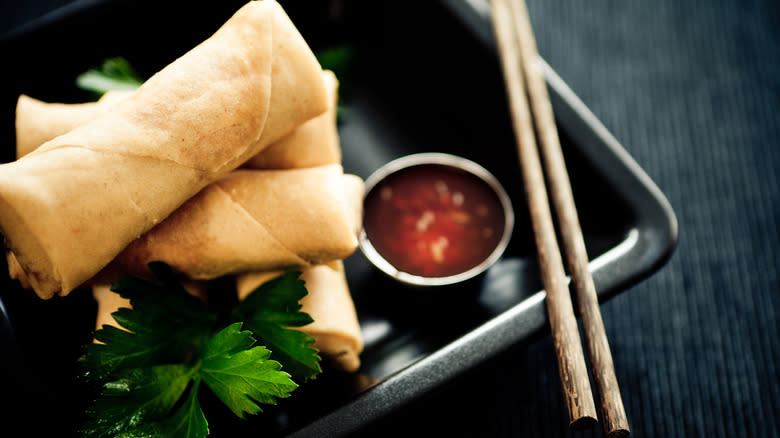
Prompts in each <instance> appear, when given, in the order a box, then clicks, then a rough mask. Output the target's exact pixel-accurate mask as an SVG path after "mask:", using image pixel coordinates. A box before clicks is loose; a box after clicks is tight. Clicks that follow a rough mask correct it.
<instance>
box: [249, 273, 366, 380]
mask: <svg viewBox="0 0 780 438" xmlns="http://www.w3.org/2000/svg"><path fill="white" fill-rule="evenodd" d="M280 274H281V272H278V271H277V272H256V273H251V274H243V275H239V276H237V277H236V287H237V290H238V296H239V299H243V298H244V297H246V296H247V295H249V294H250V293H251V292H252V291H253V290H255V289H256V288H257V287H258V286H260V285H261V284H263V283H265V282H267V281H269V280H271V279H273V278H275V277H277V276H279V275H280ZM301 279H302V280H303V281H305V282H306V289H307V290H308V291H309V294H308V295H306V296H305V297H303V299H302V300H301V305H302V308H301V311H303V312H306V313H308V314H309V315H310V316H311V317H312V319H313V320H314V322H312V323H311V324H308V325H305V326H303V327H300V328H299V330H301V331H302V332H304V333H308V334H309V335H311V336H312V337H314V339H315V343H314V347H315V348H317V349H318V350H320V353H321V354H322V356H323V359H325V360H327V361H328V362H329V363H331V364H332V365H333V366H334V367H336V368H339V369H342V370H344V371H347V372H355V371H357V369H358V368H359V367H360V353H361V352H362V351H363V336H362V334H361V332H360V324H359V322H358V318H357V312H356V311H355V304H354V303H353V301H352V296H351V294H350V292H349V286H348V284H347V279H346V276H345V274H344V264H343V263H342V262H341V261H337V262H333V263H330V264H329V265H319V266H313V267H309V268H306V269H303V270H302V275H301Z"/></svg>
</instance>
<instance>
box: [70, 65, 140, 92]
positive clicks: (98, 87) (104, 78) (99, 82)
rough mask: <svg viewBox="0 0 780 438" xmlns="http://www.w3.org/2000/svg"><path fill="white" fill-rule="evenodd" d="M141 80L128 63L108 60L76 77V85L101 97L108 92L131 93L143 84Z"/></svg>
mask: <svg viewBox="0 0 780 438" xmlns="http://www.w3.org/2000/svg"><path fill="white" fill-rule="evenodd" d="M143 82H144V81H143V79H141V77H140V76H139V75H138V73H136V72H135V70H134V69H133V67H132V66H131V65H130V63H129V62H128V61H127V60H126V59H124V58H122V57H116V58H109V59H106V60H105V61H103V64H102V65H101V66H100V68H99V69H89V70H87V71H85V72H84V73H82V74H80V75H78V76H77V77H76V85H77V86H78V87H79V88H81V89H84V90H87V91H91V92H93V93H95V94H96V95H98V96H102V95H103V94H104V93H106V92H108V91H123V90H124V91H133V90H135V89H136V88H138V87H140V86H141V84H143Z"/></svg>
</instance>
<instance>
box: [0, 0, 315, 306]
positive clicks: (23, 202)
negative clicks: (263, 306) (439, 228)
mask: <svg viewBox="0 0 780 438" xmlns="http://www.w3.org/2000/svg"><path fill="white" fill-rule="evenodd" d="M328 106H329V101H328V98H327V91H326V89H325V84H324V80H323V79H322V70H321V67H320V66H319V64H318V62H317V60H316V58H315V57H314V55H313V53H312V52H311V50H310V48H309V47H308V46H307V45H306V43H305V41H304V40H303V38H302V37H301V36H300V34H299V33H298V31H297V29H295V27H294V25H293V24H292V22H291V21H290V19H289V17H287V15H286V14H285V12H284V11H283V10H282V8H281V7H280V6H279V5H278V4H277V3H276V2H274V1H272V0H264V1H253V2H250V3H248V4H247V5H245V6H243V7H242V8H241V9H240V10H239V11H238V12H237V13H236V14H235V15H234V16H233V17H231V18H230V19H229V20H228V21H227V22H226V23H225V24H224V25H223V26H222V27H221V28H220V29H219V30H218V31H217V32H216V33H215V34H214V35H213V36H211V37H210V38H209V39H207V40H206V41H204V42H203V43H201V44H200V45H199V46H197V47H195V48H194V49H192V50H191V51H190V52H188V53H186V54H185V55H183V56H182V57H181V58H179V59H177V60H176V61H174V62H173V63H171V64H170V65H168V66H167V67H166V68H164V69H163V70H161V71H160V72H158V73H157V74H155V75H154V76H152V77H151V78H150V79H149V80H148V81H146V82H145V83H144V84H143V85H142V86H141V87H140V88H139V89H138V90H137V91H136V92H135V93H134V94H133V95H132V96H129V97H128V98H126V99H122V100H121V101H120V102H118V103H117V104H116V105H113V106H112V107H111V109H110V110H109V111H108V112H106V113H105V114H103V115H101V116H99V117H98V118H96V119H94V120H92V121H90V122H88V123H86V124H84V125H81V126H79V127H77V128H75V129H73V130H72V131H69V132H68V133H66V134H64V135H61V136H59V137H56V138H55V139H53V140H51V141H49V142H47V143H45V144H44V145H42V146H41V147H39V148H38V149H36V150H35V151H33V152H31V153H29V154H28V155H26V156H24V157H23V158H21V159H19V160H17V161H15V162H13V163H8V164H3V165H0V231H1V232H2V234H3V235H4V236H5V240H6V247H7V249H9V250H10V251H11V252H12V253H13V255H14V256H15V258H16V259H17V261H18V263H19V265H20V266H21V268H22V269H23V271H24V272H25V274H26V276H27V279H28V281H29V282H30V284H31V286H32V288H33V289H34V290H35V292H36V293H37V294H38V295H39V296H40V297H41V298H44V299H48V298H51V297H52V296H54V295H58V294H59V295H66V294H68V293H69V292H70V291H72V290H73V289H75V288H77V287H79V286H80V285H82V284H83V283H84V282H85V281H86V280H88V279H90V278H92V277H93V276H94V275H95V274H96V273H98V272H100V270H101V269H103V268H104V267H105V266H106V265H107V264H108V263H110V262H111V261H112V260H113V259H114V258H115V257H116V256H117V254H119V253H120V252H121V251H122V250H123V249H124V248H125V247H126V246H127V245H128V244H130V243H131V242H133V241H134V240H135V239H137V238H139V237H140V236H142V235H143V234H144V233H146V232H147V231H149V230H150V229H151V228H152V227H154V226H155V225H157V224H158V223H160V222H161V221H162V220H163V219H165V218H166V217H167V216H168V215H170V214H171V213H172V212H173V211H175V210H176V209H177V208H178V207H179V206H181V205H182V204H183V203H184V202H185V201H187V200H188V199H190V198H191V197H192V196H194V195H195V194H196V193H198V192H199V191H200V190H201V189H203V188H204V187H205V186H207V185H208V184H209V183H211V182H213V181H215V180H217V179H219V178H220V177H222V176H223V175H225V174H226V173H227V172H229V171H231V170H233V169H234V168H236V167H238V166H239V165H241V164H243V163H244V162H245V161H246V160H248V159H249V158H250V157H252V156H253V155H255V154H257V153H258V152H259V151H261V150H262V149H263V148H265V147H266V146H268V145H270V144H271V143H273V142H274V141H276V140H279V139H280V138H281V137H283V136H284V135H286V134H288V133H289V132H291V131H292V130H293V129H294V128H295V127H297V126H298V125H300V124H301V123H303V122H304V121H306V120H309V119H311V118H313V117H315V116H317V115H319V114H322V113H323V112H324V111H325V110H327V108H328Z"/></svg>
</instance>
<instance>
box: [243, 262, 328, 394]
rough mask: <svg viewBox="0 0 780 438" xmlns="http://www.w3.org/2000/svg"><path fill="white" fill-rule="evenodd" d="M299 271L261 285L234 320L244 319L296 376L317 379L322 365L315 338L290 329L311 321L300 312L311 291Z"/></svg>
mask: <svg viewBox="0 0 780 438" xmlns="http://www.w3.org/2000/svg"><path fill="white" fill-rule="evenodd" d="M300 274H301V273H300V272H298V271H287V272H285V273H284V274H282V275H280V276H279V277H276V278H274V279H273V280H271V281H268V282H266V283H264V284H262V285H260V286H259V287H258V288H257V289H255V290H254V291H252V293H251V294H249V295H248V296H247V297H246V298H244V300H243V301H242V302H241V303H240V304H239V305H238V307H237V308H236V309H235V311H234V312H233V319H234V320H235V321H244V326H245V328H247V329H249V330H251V331H252V333H254V335H255V337H257V339H258V341H259V342H260V343H262V344H263V345H265V346H266V347H268V348H269V349H270V350H271V351H272V353H271V357H272V358H273V359H274V360H277V361H279V362H280V363H281V364H282V366H283V369H284V370H285V371H287V372H288V373H290V374H291V375H292V376H293V378H294V379H296V380H300V381H306V380H308V379H313V378H315V377H316V376H317V375H318V374H319V373H320V372H322V368H321V367H320V357H319V356H318V355H317V352H318V351H317V350H316V349H315V348H312V347H311V345H312V344H314V338H313V337H311V336H310V335H308V334H306V333H304V332H302V331H300V330H295V329H290V328H288V327H301V326H304V325H306V324H310V323H311V322H312V319H311V316H309V315H308V314H307V313H305V312H301V311H300V309H301V304H300V300H301V298H303V297H304V296H306V294H308V291H307V290H306V287H305V285H304V282H303V280H300V278H299V277H300Z"/></svg>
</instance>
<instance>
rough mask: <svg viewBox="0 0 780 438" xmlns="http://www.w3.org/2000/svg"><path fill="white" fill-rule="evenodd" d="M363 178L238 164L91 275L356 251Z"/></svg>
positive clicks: (269, 266)
mask: <svg viewBox="0 0 780 438" xmlns="http://www.w3.org/2000/svg"><path fill="white" fill-rule="evenodd" d="M362 188H363V180H361V179H360V178H359V177H357V176H354V175H348V174H344V173H343V170H342V168H341V166H340V165H330V166H319V167H315V168H308V169H288V170H236V171H234V172H230V173H229V174H227V175H225V176H224V177H222V178H220V179H219V180H217V181H216V182H215V183H213V184H211V185H209V186H208V187H207V188H205V189H204V190H202V191H201V192H200V193H198V195H197V196H195V197H193V198H192V199H190V200H189V201H187V202H186V203H185V204H184V205H183V206H182V207H181V208H179V209H178V210H177V211H176V212H175V213H174V214H172V215H171V216H169V217H168V218H167V219H166V220H165V221H163V222H162V223H161V224H160V225H158V226H157V227H155V228H153V229H152V230H151V231H149V232H147V233H146V234H145V235H144V236H142V237H141V238H139V239H137V240H136V241H134V242H132V243H131V244H130V245H129V246H128V247H127V248H126V249H125V250H124V251H122V252H121V253H120V254H119V255H118V256H117V257H116V258H115V259H114V260H113V261H112V262H111V263H110V264H109V265H108V266H107V267H106V269H105V270H104V272H102V273H101V275H99V276H98V278H97V279H96V280H99V279H102V278H105V277H106V276H108V277H109V278H113V277H115V276H116V275H117V274H118V273H124V274H132V275H146V274H147V269H146V265H147V264H148V263H149V262H151V261H163V262H165V263H167V264H169V265H170V266H171V267H172V268H173V269H175V270H176V271H178V272H180V273H182V274H184V275H185V276H187V277H188V278H191V279H196V280H210V279H214V278H218V277H222V276H225V275H230V274H237V273H241V272H248V271H266V270H273V269H285V268H288V267H293V266H311V265H316V264H320V263H325V262H329V261H333V260H339V259H343V258H345V257H348V256H350V255H351V254H352V253H353V252H354V251H355V250H356V249H357V244H358V241H357V233H356V232H355V230H356V229H357V226H356V224H355V220H356V218H357V216H358V214H357V213H356V210H361V209H362V205H361V204H362Z"/></svg>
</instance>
